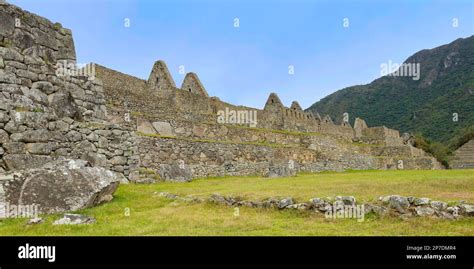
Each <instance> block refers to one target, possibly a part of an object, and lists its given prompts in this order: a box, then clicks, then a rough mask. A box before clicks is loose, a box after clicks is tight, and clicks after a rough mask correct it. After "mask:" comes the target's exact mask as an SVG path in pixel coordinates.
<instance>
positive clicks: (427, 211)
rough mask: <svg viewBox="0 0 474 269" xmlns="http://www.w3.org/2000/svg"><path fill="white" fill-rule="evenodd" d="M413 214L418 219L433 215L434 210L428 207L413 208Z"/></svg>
mask: <svg viewBox="0 0 474 269" xmlns="http://www.w3.org/2000/svg"><path fill="white" fill-rule="evenodd" d="M415 212H416V215H417V216H420V217H425V216H432V215H434V213H435V211H434V209H433V208H431V207H428V206H417V207H415Z"/></svg>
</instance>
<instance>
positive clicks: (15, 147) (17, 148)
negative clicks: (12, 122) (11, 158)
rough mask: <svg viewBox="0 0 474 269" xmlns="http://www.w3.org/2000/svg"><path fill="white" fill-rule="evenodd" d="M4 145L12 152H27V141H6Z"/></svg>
mask: <svg viewBox="0 0 474 269" xmlns="http://www.w3.org/2000/svg"><path fill="white" fill-rule="evenodd" d="M0 131H1V130H0ZM3 147H4V148H5V150H6V151H7V152H8V153H10V154H21V153H26V148H25V143H22V142H5V143H3Z"/></svg>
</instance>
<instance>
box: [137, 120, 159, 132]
mask: <svg viewBox="0 0 474 269" xmlns="http://www.w3.org/2000/svg"><path fill="white" fill-rule="evenodd" d="M137 131H138V132H140V133H143V134H148V135H154V134H156V130H155V128H154V127H153V125H152V124H151V123H150V122H149V121H147V120H144V119H140V118H139V119H137Z"/></svg>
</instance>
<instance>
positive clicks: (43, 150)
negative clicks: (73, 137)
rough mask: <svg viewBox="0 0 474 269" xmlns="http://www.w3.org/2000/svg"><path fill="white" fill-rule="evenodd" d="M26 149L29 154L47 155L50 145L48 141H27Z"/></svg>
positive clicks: (50, 148)
mask: <svg viewBox="0 0 474 269" xmlns="http://www.w3.org/2000/svg"><path fill="white" fill-rule="evenodd" d="M26 151H28V152H29V153H31V154H39V155H48V154H50V153H51V151H52V146H51V144H49V143H28V144H26Z"/></svg>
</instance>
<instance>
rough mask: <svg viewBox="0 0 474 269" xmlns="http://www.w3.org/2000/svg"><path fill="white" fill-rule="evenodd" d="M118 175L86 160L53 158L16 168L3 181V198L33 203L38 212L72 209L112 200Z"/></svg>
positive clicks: (12, 202) (19, 202)
mask: <svg viewBox="0 0 474 269" xmlns="http://www.w3.org/2000/svg"><path fill="white" fill-rule="evenodd" d="M122 178H123V175H120V174H118V173H115V172H112V171H110V170H107V169H105V168H101V167H90V166H89V165H88V163H87V162H86V161H82V160H70V159H63V160H57V161H53V162H49V163H47V164H45V165H43V166H41V167H40V168H36V169H26V170H21V171H16V172H15V177H14V179H13V180H12V181H10V182H8V184H4V188H5V198H6V201H7V202H9V203H10V204H36V205H38V206H39V207H38V208H39V210H40V213H46V214H49V213H60V212H66V211H75V210H80V209H84V208H88V207H93V206H96V205H98V204H101V203H104V202H108V201H110V200H112V199H113V196H112V195H113V193H114V192H115V190H116V189H117V187H118V185H119V184H120V181H121V180H122ZM19 199H21V201H20V200H19Z"/></svg>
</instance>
